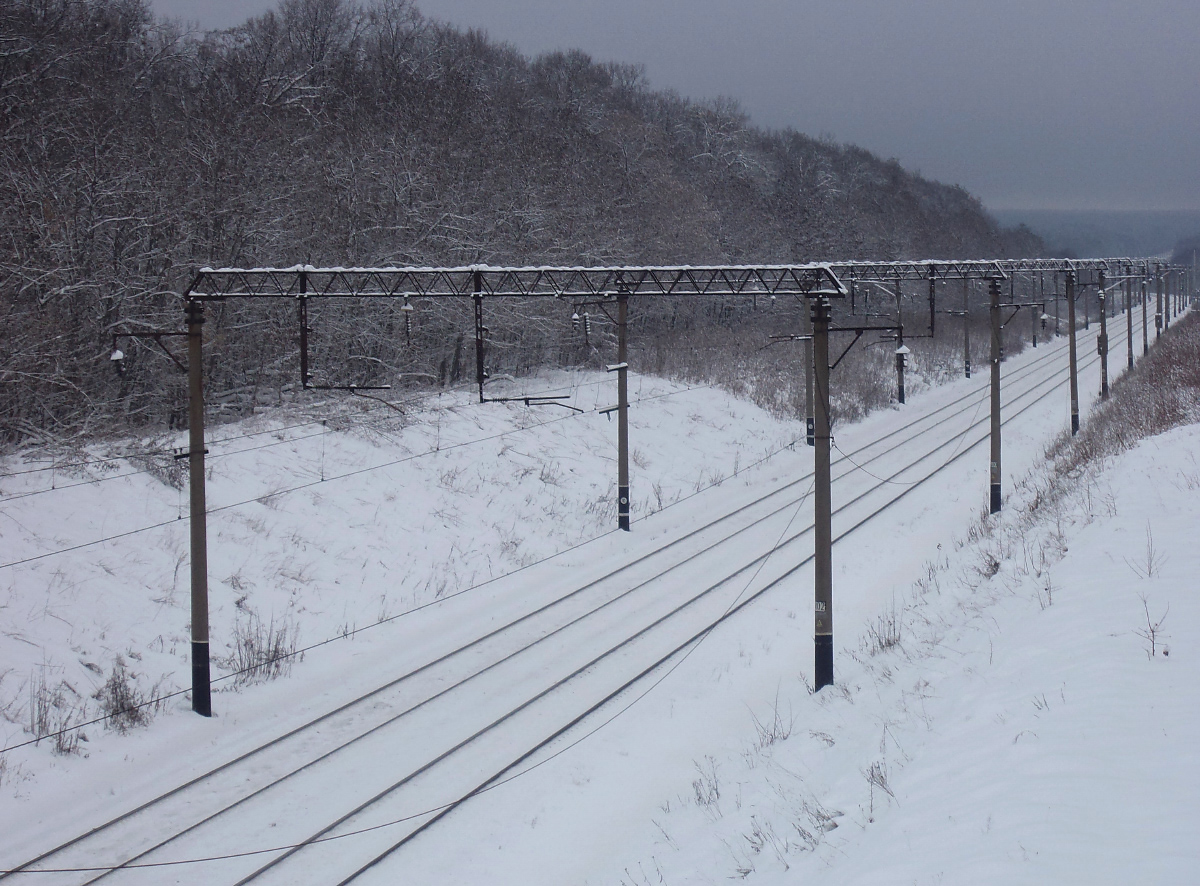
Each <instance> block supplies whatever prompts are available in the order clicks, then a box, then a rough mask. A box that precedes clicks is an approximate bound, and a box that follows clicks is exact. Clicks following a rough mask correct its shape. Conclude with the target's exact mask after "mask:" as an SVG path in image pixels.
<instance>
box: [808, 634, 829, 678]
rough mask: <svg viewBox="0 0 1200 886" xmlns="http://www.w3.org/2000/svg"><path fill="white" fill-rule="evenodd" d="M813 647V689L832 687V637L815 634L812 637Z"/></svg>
mask: <svg viewBox="0 0 1200 886" xmlns="http://www.w3.org/2000/svg"><path fill="white" fill-rule="evenodd" d="M813 646H814V647H815V649H816V653H817V655H816V662H815V664H814V668H815V670H816V676H815V678H814V682H813V688H814V689H815V690H820V689H824V688H825V687H826V686H832V685H833V635H832V634H817V635H816V636H815V637H813Z"/></svg>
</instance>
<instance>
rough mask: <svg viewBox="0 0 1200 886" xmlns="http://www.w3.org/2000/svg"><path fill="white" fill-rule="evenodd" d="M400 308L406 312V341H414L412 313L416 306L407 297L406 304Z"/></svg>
mask: <svg viewBox="0 0 1200 886" xmlns="http://www.w3.org/2000/svg"><path fill="white" fill-rule="evenodd" d="M400 310H401V311H403V312H404V338H405V340H406V341H412V315H413V311H414V310H415V308H413V306H412V305H410V304H409V303H408V299H407V298H405V299H404V304H402V305H401V306H400Z"/></svg>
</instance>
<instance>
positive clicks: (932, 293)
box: [929, 267, 937, 338]
mask: <svg viewBox="0 0 1200 886" xmlns="http://www.w3.org/2000/svg"><path fill="white" fill-rule="evenodd" d="M936 323H937V277H935V276H934V270H933V268H932V267H931V268H930V269H929V337H930V338H934V337H935V336H936V334H937V333H936V329H937V326H936Z"/></svg>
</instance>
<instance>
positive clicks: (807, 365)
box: [800, 304, 817, 446]
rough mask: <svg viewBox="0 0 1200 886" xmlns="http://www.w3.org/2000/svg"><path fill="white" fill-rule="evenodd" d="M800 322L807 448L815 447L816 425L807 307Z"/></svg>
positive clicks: (810, 332) (809, 325) (809, 319)
mask: <svg viewBox="0 0 1200 886" xmlns="http://www.w3.org/2000/svg"><path fill="white" fill-rule="evenodd" d="M800 313H801V320H800V330H801V333H802V334H803V335H804V336H805V339H804V343H803V346H802V348H803V350H802V356H803V358H804V429H805V430H804V439H805V442H806V443H808V445H809V446H815V445H816V433H817V425H816V418H815V417H814V414H813V385H814V384H815V379H814V378H813V343H812V317H811V316H810V314H809V310H808V305H806V304H802V305H801V311H800Z"/></svg>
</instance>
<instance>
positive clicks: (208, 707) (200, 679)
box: [192, 640, 212, 717]
mask: <svg viewBox="0 0 1200 886" xmlns="http://www.w3.org/2000/svg"><path fill="white" fill-rule="evenodd" d="M192 710H193V711H195V712H196V713H197V714H199V715H200V716H201V717H211V716H212V696H211V694H210V688H209V673H208V644H207V643H197V642H196V641H194V640H193V641H192Z"/></svg>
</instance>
